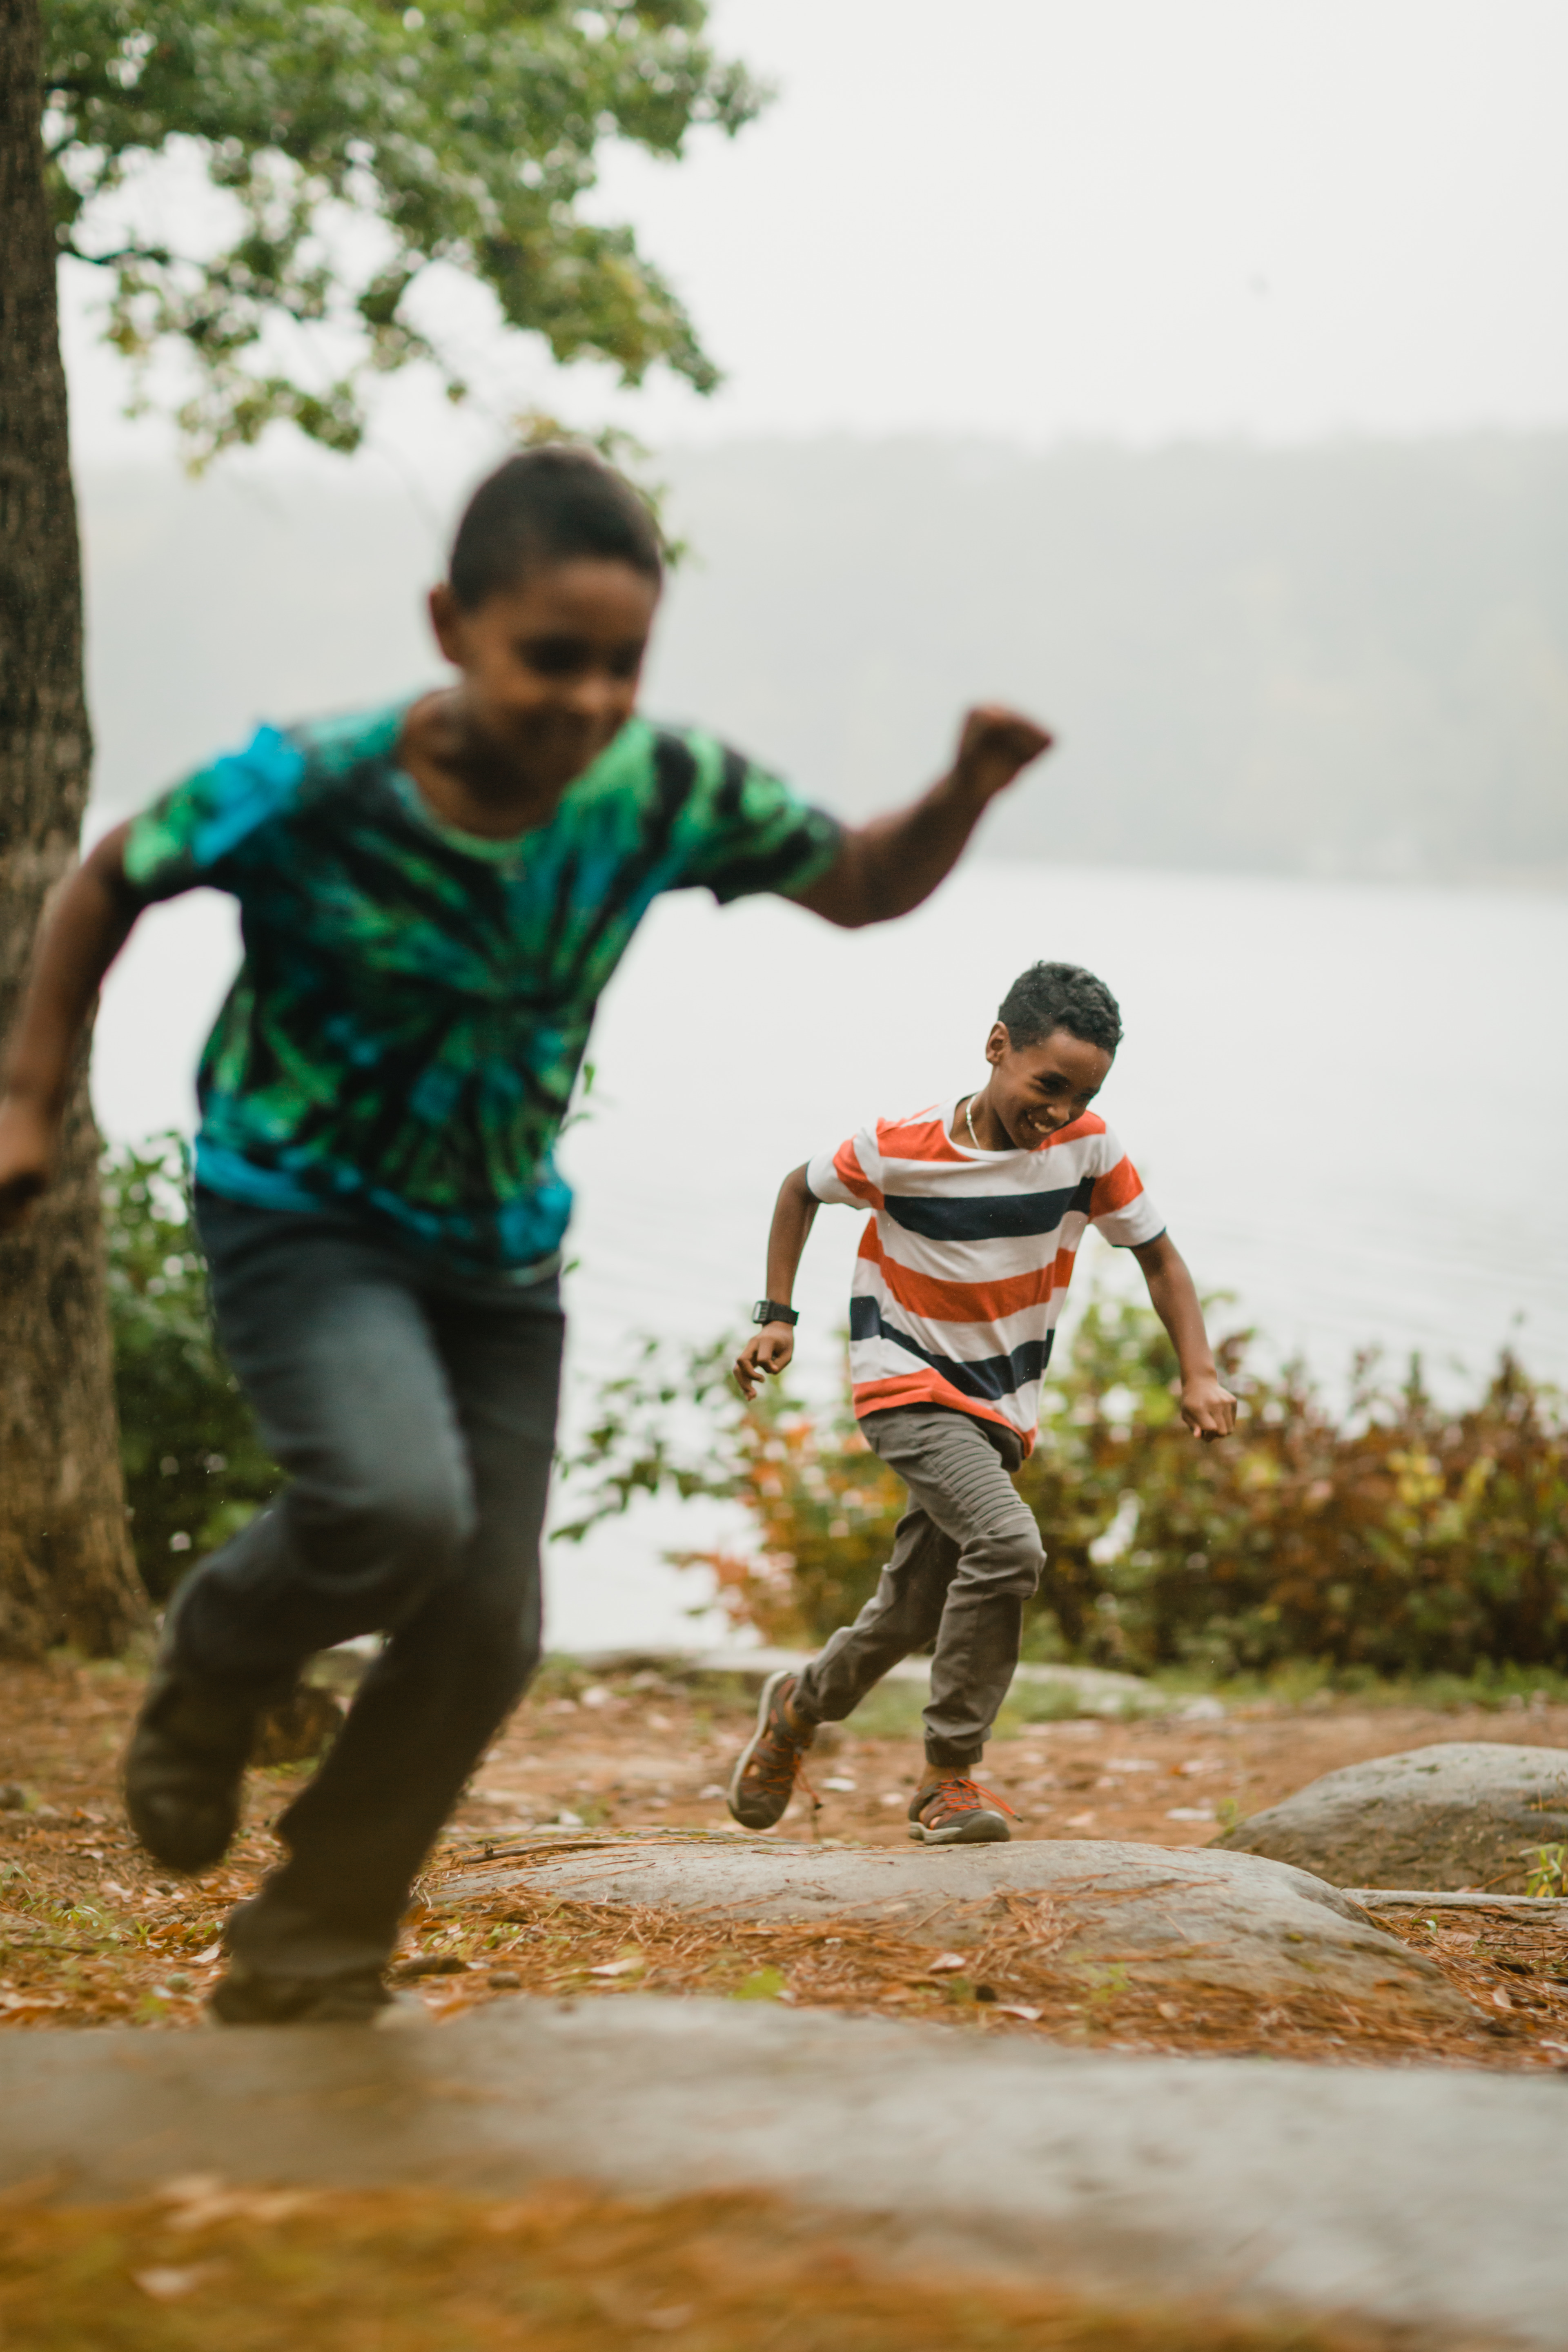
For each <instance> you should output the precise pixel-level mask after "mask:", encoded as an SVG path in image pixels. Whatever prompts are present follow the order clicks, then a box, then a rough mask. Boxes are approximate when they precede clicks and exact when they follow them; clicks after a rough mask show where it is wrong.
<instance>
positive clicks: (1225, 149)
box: [69, 0, 1568, 471]
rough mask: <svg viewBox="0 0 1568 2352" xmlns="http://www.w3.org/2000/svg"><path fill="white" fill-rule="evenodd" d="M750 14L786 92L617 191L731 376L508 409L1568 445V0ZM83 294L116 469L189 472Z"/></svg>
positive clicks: (663, 428) (447, 421)
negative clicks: (125, 418) (1555, 435)
mask: <svg viewBox="0 0 1568 2352" xmlns="http://www.w3.org/2000/svg"><path fill="white" fill-rule="evenodd" d="M712 28H713V33H714V37H715V38H716V39H717V40H718V42H719V43H720V44H721V46H722V47H725V48H726V49H728V50H730V51H731V52H733V53H736V54H739V55H740V56H742V57H743V58H746V60H747V61H748V62H749V63H750V64H752V66H753V67H754V68H756V69H758V70H759V71H761V72H763V73H764V74H766V75H768V76H770V77H772V78H773V79H775V80H776V82H777V83H778V84H779V86H780V92H781V95H780V97H779V99H778V100H777V102H776V104H775V105H774V107H773V109H772V110H771V111H770V113H769V114H768V115H767V116H765V117H764V119H763V121H762V122H761V123H760V124H759V125H757V126H755V127H753V128H752V130H751V131H747V132H745V133H744V134H742V138H741V139H740V140H739V141H738V142H735V143H734V144H732V145H731V144H730V143H728V142H723V141H721V140H718V139H716V138H715V139H708V138H705V139H703V140H702V141H701V142H699V145H698V147H697V150H696V151H695V153H694V155H693V157H692V159H691V160H689V162H688V163H686V164H685V165H683V166H681V167H679V168H670V167H668V166H656V165H653V164H651V163H647V161H646V160H645V159H642V158H640V157H638V156H637V155H635V154H631V155H626V156H617V157H616V158H614V159H613V160H612V162H611V164H610V168H609V170H608V171H607V173H606V175H605V184H604V187H603V190H602V192H601V195H600V197H599V199H598V204H599V206H600V208H602V209H603V210H604V211H605V213H606V214H608V215H620V216H626V217H629V218H631V219H632V220H633V221H635V223H636V224H637V228H638V230H639V233H640V235H641V236H642V237H643V240H644V242H645V245H646V247H647V250H648V251H649V252H650V253H651V254H652V255H654V256H655V257H657V258H658V260H659V261H660V262H661V263H662V265H663V266H664V267H665V268H666V269H667V270H668V273H669V274H670V276H671V277H672V278H674V280H675V281H676V283H677V284H678V286H679V288H680V289H681V290H682V292H683V293H684V294H685V296H686V298H687V299H688V300H689V304H690V306H691V308H692V310H693V311H694V314H695V316H696V319H697V321H698V324H699V328H700V331H701V333H702V335H703V337H704V339H705V341H707V343H708V346H709V348H710V350H711V352H713V353H714V355H715V356H716V358H717V359H718V360H719V361H720V362H721V364H722V365H723V366H724V367H725V369H726V370H727V372H728V379H729V380H728V382H727V383H726V386H725V388H724V389H723V390H722V391H721V394H719V395H718V396H717V397H716V398H715V399H714V400H712V401H711V402H709V403H703V402H700V401H698V400H696V399H695V398H693V397H692V396H690V395H689V394H686V393H684V392H683V391H681V390H680V389H679V388H674V387H667V388H662V389H658V390H655V391H653V392H652V393H651V394H646V395H644V396H643V397H642V398H641V399H640V400H638V401H636V402H630V403H628V402H625V401H619V400H616V399H615V398H614V396H613V395H611V394H609V393H608V392H607V391H606V389H605V385H604V384H603V383H598V382H595V380H594V379H593V378H592V377H591V376H590V377H584V378H583V379H582V380H581V381H580V383H579V384H578V387H577V388H576V389H575V390H574V391H571V392H566V391H563V389H562V387H561V386H560V385H559V384H556V385H554V386H552V385H551V384H550V383H549V382H548V377H547V373H546V372H545V371H543V370H542V369H541V368H540V366H539V363H538V362H537V359H533V358H528V357H525V356H523V355H521V354H519V353H515V352H514V353H513V354H512V355H511V356H510V357H509V358H508V359H507V360H506V361H505V362H500V360H499V359H498V357H497V356H496V354H495V353H494V352H493V351H492V352H491V353H490V355H489V359H488V361H487V362H485V364H484V365H483V366H482V367H481V371H480V372H481V374H482V375H483V376H484V378H485V379H486V381H487V383H488V384H489V391H490V394H491V396H492V398H493V400H494V402H495V404H496V409H497V413H498V414H499V413H500V410H502V409H504V408H505V407H506V406H507V405H508V404H513V405H515V404H519V403H521V402H522V401H525V400H527V399H529V398H531V397H532V398H537V397H541V396H542V397H544V398H545V399H548V400H550V401H551V402H552V404H554V405H556V406H557V407H558V408H560V409H562V410H563V412H564V413H566V414H568V415H572V416H573V417H574V418H577V419H582V420H584V421H585V420H587V419H588V418H590V417H595V418H596V417H598V416H600V415H604V414H605V413H607V412H608V411H610V410H615V411H616V412H618V413H620V414H622V415H625V417H626V420H627V421H628V422H632V423H634V424H637V425H638V428H639V429H640V430H641V431H642V433H643V435H644V436H645V437H646V438H649V439H652V440H654V441H656V442H657V441H658V440H661V439H671V438H674V439H689V438H691V437H694V436H701V435H707V434H710V433H724V434H740V433H752V432H775V431H784V432H789V433H815V432H820V431H823V430H829V429H834V428H844V429H847V430H850V431H854V432H858V433H873V434H874V433H883V432H889V431H909V430H935V431H940V432H944V433H957V434H973V433H978V434H991V435H1002V436H1006V437H1008V438H1010V439H1016V440H1023V441H1026V442H1030V443H1040V442H1046V441H1050V440H1053V439H1056V438H1059V437H1061V436H1068V435H1089V436H1109V437H1112V438H1115V439H1120V440H1131V441H1136V442H1149V441H1159V440H1164V439H1168V438H1171V437H1173V436H1188V435H1202V436H1209V435H1231V434H1243V435H1247V436H1254V437H1259V438H1267V439H1278V438H1286V439H1294V438H1300V437H1302V436H1318V435H1322V434H1330V433H1337V432H1343V431H1368V432H1394V433H1426V432H1431V431H1441V430H1447V429H1452V428H1464V427H1467V426H1470V425H1562V424H1564V423H1568V259H1565V255H1564V244H1563V223H1564V221H1565V220H1568V136H1565V135H1564V131H1563V92H1564V90H1565V89H1568V8H1565V7H1564V6H1563V5H1562V0H1181V4H1180V5H1176V0H1093V5H1086V0H718V5H715V7H714V8H713V11H712ZM80 299H81V298H80V295H79V292H78V291H77V290H76V289H73V290H72V294H71V297H70V300H71V306H72V311H73V324H72V330H71V334H70V343H69V349H70V352H71V359H72V365H73V377H74V383H75V397H76V404H77V419H78V440H79V448H80V450H81V453H82V454H83V455H84V456H87V457H109V456H111V455H126V454H130V453H132V452H133V451H142V452H145V453H148V454H151V453H152V452H153V450H154V449H155V448H158V447H160V446H164V443H163V428H162V427H160V426H158V425H154V424H145V425H138V426H135V427H129V426H126V425H121V424H120V423H119V422H117V420H116V415H115V411H116V404H117V398H118V362H114V361H112V360H110V358H109V357H108V356H107V355H106V354H103V353H101V352H94V351H93V350H92V348H91V344H90V339H89V337H88V336H87V335H86V333H85V332H84V331H83V328H82V324H81V320H80V316H79V310H80ZM474 332H475V333H476V335H477V336H478V337H479V340H480V341H482V340H483V334H482V329H481V328H476V329H475V330H474ZM379 430H380V433H381V436H382V437H383V439H384V440H385V441H387V442H389V443H392V444H395V445H397V446H400V447H401V448H402V449H403V451H404V452H405V454H416V455H417V457H419V459H420V460H421V461H422V464H423V465H424V466H428V467H430V468H431V469H432V470H433V471H435V470H443V471H444V470H445V468H446V466H447V465H451V466H455V467H459V468H461V467H466V466H467V465H468V464H470V463H473V462H476V461H477V460H478V459H479V457H483V456H484V455H485V454H487V444H488V439H489V434H490V432H491V431H493V426H489V425H486V424H485V422H484V420H482V419H474V420H469V421H468V423H466V424H465V423H464V422H461V421H458V420H453V419H452V418H451V417H450V416H449V415H448V414H447V412H446V411H445V410H444V409H443V408H442V407H441V405H440V404H438V403H437V402H436V401H435V400H434V399H433V398H431V397H430V395H429V394H428V393H427V391H424V390H421V389H419V388H416V387H414V386H409V385H404V386H401V387H398V388H395V390H394V391H393V393H392V394H390V396H389V398H388V401H387V404H386V407H385V412H384V417H383V420H382V422H381V425H380V427H379ZM279 454H280V455H281V454H282V451H281V449H280V450H279Z"/></svg>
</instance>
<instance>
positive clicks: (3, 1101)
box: [0, 1095, 58, 1234]
mask: <svg viewBox="0 0 1568 2352" xmlns="http://www.w3.org/2000/svg"><path fill="white" fill-rule="evenodd" d="M57 1141H58V1135H57V1130H56V1126H55V1122H54V1120H53V1119H51V1118H49V1116H48V1115H47V1112H45V1111H42V1110H40V1109H39V1108H38V1107H37V1104H35V1103H30V1102H27V1101H26V1100H25V1099H24V1098H23V1097H19V1096H17V1095H5V1096H0V1234H5V1233H9V1232H10V1231H11V1229H12V1227H13V1226H14V1225H17V1224H19V1223H21V1221H22V1219H23V1217H24V1216H25V1215H26V1211H27V1209H28V1206H29V1204H30V1203H31V1202H33V1201H35V1200H36V1199H37V1196H38V1194H39V1193H40V1192H42V1191H43V1190H44V1187H45V1186H46V1185H47V1182H48V1181H49V1178H50V1176H51V1174H52V1173H53V1171H54V1164H55V1146H56V1143H57Z"/></svg>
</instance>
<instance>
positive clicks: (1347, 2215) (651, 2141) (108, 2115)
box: [0, 1996, 1568, 2347]
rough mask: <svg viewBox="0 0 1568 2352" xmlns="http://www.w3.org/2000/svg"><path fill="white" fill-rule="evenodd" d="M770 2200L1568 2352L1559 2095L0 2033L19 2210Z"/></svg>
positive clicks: (550, 2035) (751, 2035)
mask: <svg viewBox="0 0 1568 2352" xmlns="http://www.w3.org/2000/svg"><path fill="white" fill-rule="evenodd" d="M194 2172H216V2173H218V2174H220V2175H222V2176H224V2177H225V2178H226V2179H230V2180H235V2181H239V2182H257V2183H259V2182H290V2183H293V2182H298V2183H300V2184H302V2185H305V2186H311V2185H319V2186H323V2187H325V2186H333V2187H342V2188H363V2187H374V2186H378V2185H384V2184H392V2183H407V2184H415V2185H419V2186H441V2187H445V2188H449V2189H463V2190H468V2191H471V2192H476V2193H486V2194H494V2195H500V2196H505V2195H510V2194H513V2193H515V2192H516V2191H518V2190H519V2189H523V2188H525V2187H527V2186H528V2185H529V2184H530V2183H531V2182H534V2181H538V2180H541V2179H561V2178H562V2177H563V2176H565V2177H568V2178H572V2179H582V2180H588V2181H594V2182H598V2183H602V2184H603V2185H604V2186H605V2188H607V2189H612V2190H615V2191H617V2192H620V2193H632V2194H637V2193H653V2194H664V2195H679V2194H681V2193H684V2192H688V2191H693V2190H698V2189H711V2188H715V2187H723V2188H739V2187H758V2188H764V2189H773V2190H777V2191H780V2192H782V2193H784V2194H786V2195H789V2196H792V2197H794V2198H795V2199H796V2200H800V2201H802V2202H804V2203H805V2204H807V2205H809V2206H811V2207H813V2208H816V2209H817V2210H828V2211H837V2212H841V2213H844V2214H846V2215H849V2216H854V2217H856V2218H857V2219H858V2221H862V2222H864V2223H866V2224H867V2225H869V2226H874V2227H875V2228H876V2229H877V2231H878V2232H879V2236H880V2238H881V2240H882V2242H883V2243H884V2244H886V2245H887V2246H888V2247H889V2251H890V2252H897V2251H898V2250H900V2248H902V2247H908V2248H909V2249H910V2252H912V2253H913V2254H914V2256H915V2257H916V2259H918V2260H919V2261H920V2262H921V2263H924V2264H926V2265H928V2266H929V2265H930V2264H931V2263H938V2262H942V2261H944V2260H945V2261H949V2262H954V2263H960V2264H963V2265H965V2266H967V2267H970V2268H973V2269H975V2270H987V2271H992V2272H994V2270H995V2268H996V2267H997V2266H998V2265H999V2264H1000V2265H1004V2266H1007V2267H1011V2268H1014V2269H1017V2270H1022V2271H1025V2272H1028V2273H1033V2274H1035V2275H1036V2276H1041V2277H1046V2278H1049V2279H1052V2280H1057V2281H1060V2282H1062V2283H1064V2284H1077V2285H1080V2286H1082V2287H1085V2288H1087V2289H1089V2290H1091V2291H1099V2292H1102V2293H1107V2294H1110V2295H1112V2296H1114V2297H1116V2298H1118V2299H1121V2300H1124V2299H1126V2298H1128V2297H1129V2296H1143V2295H1154V2296H1158V2297H1161V2298H1165V2297H1173V2296H1187V2295H1192V2296H1198V2297H1204V2298H1205V2299H1206V2298H1213V2299H1215V2300H1217V2301H1221V2302H1223V2303H1225V2304H1227V2305H1232V2306H1235V2307H1238V2308H1251V2309H1269V2308H1284V2309H1295V2310H1297V2311H1302V2310H1306V2311H1312V2312H1339V2311H1349V2312H1351V2313H1353V2314H1357V2315H1363V2316H1365V2317H1367V2318H1370V2319H1377V2320H1383V2321H1388V2322H1398V2323H1403V2324H1405V2326H1409V2327H1411V2328H1412V2329H1413V2330H1415V2331H1417V2340H1418V2341H1420V2342H1421V2343H1422V2344H1424V2345H1432V2346H1436V2344H1438V2343H1440V2342H1444V2341H1447V2330H1448V2329H1450V2328H1452V2329H1454V2330H1455V2331H1456V2332H1460V2331H1462V2332H1463V2334H1464V2340H1465V2341H1466V2343H1467V2344H1468V2345H1470V2346H1472V2347H1474V2346H1475V2345H1476V2344H1477V2342H1478V2337H1479V2336H1483V2335H1484V2340H1485V2341H1486V2342H1488V2343H1489V2344H1490V2343H1494V2342H1496V2341H1497V2340H1498V2339H1499V2338H1500V2337H1506V2339H1507V2340H1508V2341H1510V2342H1515V2343H1526V2344H1531V2345H1537V2346H1544V2347H1568V2303H1565V2302H1564V2298H1563V2270H1562V2257H1561V2243H1560V2242H1561V2219H1562V2213H1563V2202H1564V2199H1565V2198H1568V2083H1565V2082H1563V2080H1561V2079H1560V2078H1557V2077H1552V2076H1548V2077H1546V2078H1545V2079H1535V2080H1521V2079H1519V2078H1509V2077H1503V2076H1497V2075H1488V2074H1479V2073H1477V2074H1469V2073H1465V2072H1462V2071H1457V2070H1456V2071H1448V2070H1443V2069H1438V2068H1417V2069H1410V2070H1406V2069H1399V2070H1392V2069H1391V2070H1387V2071H1373V2070H1368V2069H1362V2068H1321V2069H1320V2068H1314V2067H1310V2066H1299V2065H1292V2064H1289V2063H1279V2064H1268V2063H1262V2062H1258V2061H1246V2060H1239V2061H1237V2060H1203V2059H1197V2060H1194V2059H1135V2058H1116V2057H1100V2056H1088V2055H1082V2056H1080V2055H1076V2054H1074V2055H1066V2054H1062V2053H1052V2052H1049V2051H1044V2050H1039V2049H1037V2048H1032V2047H1027V2046H1024V2045H1021V2044H1020V2043H1019V2042H1017V2041H1015V2040H1009V2041H1008V2042H1006V2044H1005V2046H1004V2045H1002V2044H1000V2043H993V2044H992V2045H991V2046H989V2047H987V2046H986V2044H985V2043H984V2041H983V2040H982V2039H981V2038H980V2037H979V2036H978V2035H969V2034H964V2035H962V2036H960V2035H955V2034H936V2033H930V2032H921V2030H920V2029H919V2028H913V2027H909V2026H899V2025H886V2024H882V2023H880V2022H879V2021H876V2020H856V2019H843V2018H835V2017H826V2016H820V2015H819V2016H809V2015H807V2016H797V2015H794V2014H792V2013H790V2012H789V2011H781V2010H777V2009H773V2008H771V2007H768V2006H766V2005H763V2004H758V2003H752V2002H728V2001H715V2000H684V2001H680V2000H657V1999H653V1998H648V1997H646V1996H633V1997H630V1998H627V1999H624V2000H616V2001H588V2002H584V2003H581V2004H578V2005H576V2006H574V2005H573V2004H571V2003H559V2002H555V2001H528V2000H518V2001H517V2002H515V2003H508V2004H506V2006H505V2007H504V2009H503V2008H501V2007H499V2006H498V2007H496V2008H491V2009H489V2010H487V2011H485V2012H484V2013H483V2014H482V2015H481V2016H479V2017H474V2018H470V2019H468V2020H465V2021H463V2022H461V2023H459V2024H452V2025H445V2026H435V2025H424V2024H421V2025H417V2026H415V2027H412V2028H410V2029H409V2030H408V2031H406V2032H394V2033H380V2032H363V2031H361V2032H354V2031H353V2029H350V2028H344V2027H331V2026H317V2027H309V2026H294V2027H289V2028H285V2029H279V2028H266V2027H261V2028H254V2027H253V2028H251V2029H250V2030H248V2031H245V2032H227V2033H210V2032H208V2033H202V2032H196V2033H148V2032H135V2031H132V2030H127V2029H124V2028H115V2029H110V2030H108V2031H104V2032H87V2033H58V2032H35V2033H11V2034H6V2035H5V2036H4V2037H0V2188H5V2187H13V2186H18V2187H19V2186H20V2185H21V2184H23V2183H25V2182H32V2183H37V2182H38V2181H39V2180H40V2179H45V2178H47V2177H49V2176H53V2177H54V2178H55V2179H58V2182H59V2184H60V2186H59V2189H58V2191H57V2193H58V2194H60V2195H64V2196H67V2197H69V2198H72V2199H74V2200H94V2199H110V2198H121V2197H126V2196H131V2195H135V2194H137V2193H139V2192H142V2191H144V2190H145V2189H148V2188H150V2187H152V2186H153V2185H154V2184H156V2183H158V2182H160V2181H162V2180H165V2179H169V2178H171V2177H172V2176H177V2175H179V2174H189V2173H194Z"/></svg>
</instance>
